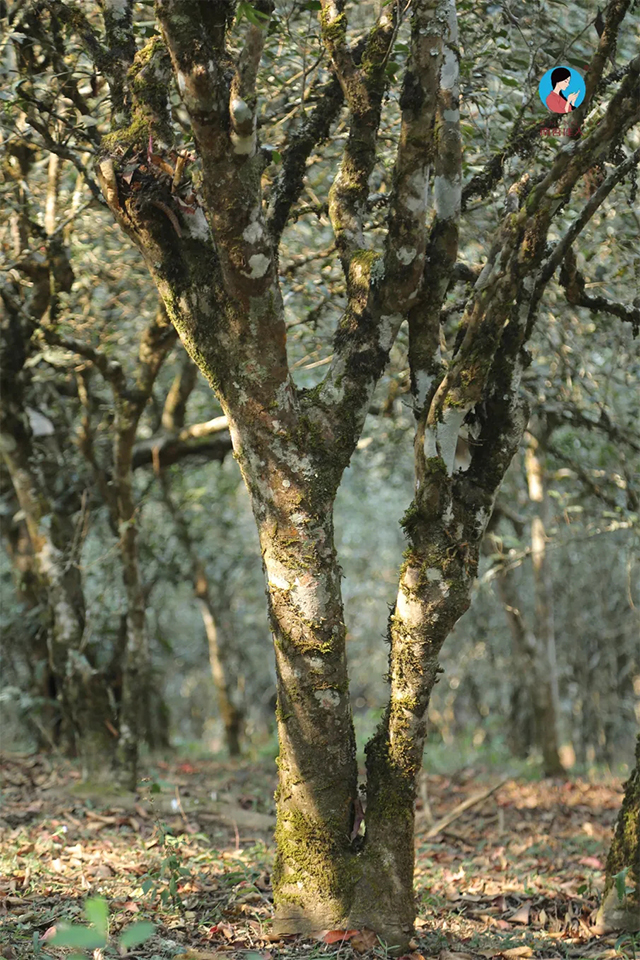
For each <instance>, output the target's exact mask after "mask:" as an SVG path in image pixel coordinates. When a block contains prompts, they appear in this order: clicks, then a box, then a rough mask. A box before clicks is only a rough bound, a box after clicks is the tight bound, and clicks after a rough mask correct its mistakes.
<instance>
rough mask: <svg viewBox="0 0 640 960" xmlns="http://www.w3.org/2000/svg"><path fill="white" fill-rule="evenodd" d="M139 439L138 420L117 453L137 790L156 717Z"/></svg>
mask: <svg viewBox="0 0 640 960" xmlns="http://www.w3.org/2000/svg"><path fill="white" fill-rule="evenodd" d="M136 425H137V423H136ZM134 438H135V425H134V427H133V429H127V430H123V431H121V432H118V436H117V440H116V455H115V471H116V484H117V504H118V532H119V534H120V539H119V546H120V558H121V561H122V577H123V581H124V586H125V592H126V598H127V642H126V647H125V656H124V665H123V674H122V699H121V701H120V710H119V741H118V753H117V761H118V767H119V769H120V776H121V777H122V780H123V783H124V784H125V785H126V786H127V787H128V788H129V789H131V790H134V789H135V786H136V783H137V769H138V749H139V744H140V742H141V741H142V740H143V739H144V736H145V732H146V731H147V729H148V727H149V723H150V716H151V710H150V695H151V689H150V687H151V658H150V652H149V635H148V632H147V622H146V602H145V595H144V589H143V584H142V578H141V574H140V565H139V562H138V525H137V519H136V515H135V503H134V499H133V475H132V470H131V459H132V450H133V441H134Z"/></svg>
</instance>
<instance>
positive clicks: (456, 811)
mask: <svg viewBox="0 0 640 960" xmlns="http://www.w3.org/2000/svg"><path fill="white" fill-rule="evenodd" d="M510 779H511V778H510V777H508V776H507V777H503V778H502V779H501V780H498V782H497V783H494V785H493V786H492V787H489V789H487V790H482V791H480V792H479V793H474V794H473V796H471V797H467V799H466V800H463V801H462V803H459V804H458V806H457V807H454V808H453V810H451V811H450V813H448V814H447V815H446V817H443V818H442V819H441V820H438V821H437V823H434V825H433V826H432V827H431V828H430V829H429V830H428V831H427V832H426V834H425V835H424V839H425V840H432V839H433V837H437V835H438V834H439V833H442V831H443V830H445V829H446V828H447V827H448V826H449V824H451V823H453V821H454V820H457V819H458V817H460V816H461V815H462V814H463V813H464V812H465V810H468V809H469V808H470V807H475V805H476V804H477V803H481V802H482V800H486V799H487V797H490V796H491V794H492V793H495V791H496V790H498V788H499V787H501V786H502V785H503V784H505V783H506V782H507V780H510Z"/></svg>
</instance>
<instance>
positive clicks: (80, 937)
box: [40, 897, 155, 960]
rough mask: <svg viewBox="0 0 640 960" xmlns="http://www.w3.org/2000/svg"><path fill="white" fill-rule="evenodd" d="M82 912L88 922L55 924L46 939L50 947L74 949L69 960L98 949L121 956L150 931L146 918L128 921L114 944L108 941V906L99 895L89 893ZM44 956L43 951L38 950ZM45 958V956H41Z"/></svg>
mask: <svg viewBox="0 0 640 960" xmlns="http://www.w3.org/2000/svg"><path fill="white" fill-rule="evenodd" d="M84 915H85V917H86V920H87V924H89V925H88V926H85V924H82V923H64V924H63V923H60V924H56V931H55V933H54V935H53V937H51V939H50V940H49V941H48V945H50V946H52V947H71V948H72V949H74V950H75V952H74V953H73V954H71V958H70V960H85V957H86V955H87V954H86V951H91V952H93V951H94V950H98V949H99V950H102V951H103V952H104V953H106V954H107V955H113V954H114V953H115V952H116V950H117V953H118V954H119V955H120V956H121V957H122V956H125V955H126V953H127V950H129V949H130V948H131V947H136V946H138V945H139V944H141V943H144V942H145V940H148V939H149V937H151V936H152V935H153V931H154V930H155V926H154V924H152V923H149V922H148V921H146V920H140V921H138V922H136V923H131V924H129V926H128V927H127V928H126V930H125V931H124V932H123V933H121V934H120V936H119V937H118V940H117V944H116V945H114V944H110V943H109V907H108V905H107V901H106V900H104V899H103V898H102V897H92V898H90V899H89V900H87V902H86V904H85V908H84ZM40 956H41V957H44V955H43V954H40ZM45 960H46V958H45Z"/></svg>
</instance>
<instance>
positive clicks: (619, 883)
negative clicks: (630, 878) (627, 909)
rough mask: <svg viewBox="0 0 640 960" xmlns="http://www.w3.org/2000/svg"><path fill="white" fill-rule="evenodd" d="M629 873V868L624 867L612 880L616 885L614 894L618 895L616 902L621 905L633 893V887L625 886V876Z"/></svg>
mask: <svg viewBox="0 0 640 960" xmlns="http://www.w3.org/2000/svg"><path fill="white" fill-rule="evenodd" d="M628 873H629V867H625V868H624V870H621V871H620V873H616V875H615V877H614V878H613V882H614V883H615V885H616V893H617V894H618V900H619V902H620V903H621V904H623V903H624V902H625V901H626V899H627V897H628V896H629V894H631V893H633V887H628V886H627V874H628Z"/></svg>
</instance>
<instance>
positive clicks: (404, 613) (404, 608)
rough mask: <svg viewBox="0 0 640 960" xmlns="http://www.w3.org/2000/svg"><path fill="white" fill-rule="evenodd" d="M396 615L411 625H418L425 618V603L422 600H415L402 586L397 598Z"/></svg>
mask: <svg viewBox="0 0 640 960" xmlns="http://www.w3.org/2000/svg"><path fill="white" fill-rule="evenodd" d="M396 616H398V617H400V619H401V620H402V621H403V622H404V623H406V624H407V625H408V626H410V627H417V626H418V625H419V624H420V623H421V622H422V618H423V604H422V602H421V601H420V600H415V599H414V598H413V597H410V596H408V595H407V594H406V593H405V591H404V590H403V589H402V588H400V590H398V596H397V598H396Z"/></svg>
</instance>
